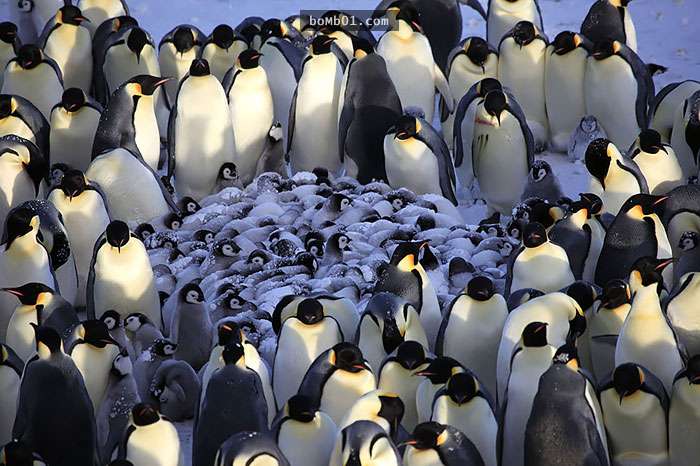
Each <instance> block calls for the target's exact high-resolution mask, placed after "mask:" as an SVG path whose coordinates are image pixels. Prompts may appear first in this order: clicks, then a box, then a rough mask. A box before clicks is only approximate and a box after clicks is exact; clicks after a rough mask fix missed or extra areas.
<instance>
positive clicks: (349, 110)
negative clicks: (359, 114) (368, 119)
mask: <svg viewBox="0 0 700 466" xmlns="http://www.w3.org/2000/svg"><path fill="white" fill-rule="evenodd" d="M354 115H355V106H354V105H353V102H352V96H346V97H345V105H343V110H342V112H341V113H340V120H339V121H338V154H340V163H344V162H345V141H346V139H347V137H348V130H349V129H350V125H351V124H352V120H353V117H354Z"/></svg>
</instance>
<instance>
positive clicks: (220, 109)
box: [168, 59, 235, 200]
mask: <svg viewBox="0 0 700 466" xmlns="http://www.w3.org/2000/svg"><path fill="white" fill-rule="evenodd" d="M203 102H207V105H203ZM195 134H196V135H197V137H195V138H193V137H192V135H195ZM234 150H235V145H234V139H233V128H232V126H231V112H230V110H229V106H228V103H227V102H226V94H225V92H224V89H223V87H221V83H220V82H219V81H218V80H217V79H216V77H214V76H212V75H211V74H210V72H209V63H207V62H206V60H203V59H196V60H193V61H192V65H191V66H190V72H189V74H188V75H187V76H186V77H185V78H183V79H182V81H181V82H180V88H179V90H178V92H177V99H176V101H175V103H174V104H173V108H172V111H171V112H170V123H169V125H168V155H169V158H170V160H169V162H168V177H171V176H173V175H174V176H175V189H176V190H177V193H178V195H180V196H191V197H192V198H194V199H195V200H201V199H202V198H204V197H205V196H208V195H209V194H211V193H212V192H213V191H214V188H215V185H216V177H217V174H218V173H219V169H220V168H221V166H222V165H223V164H224V163H226V162H228V161H231V160H232V158H233V154H234Z"/></svg>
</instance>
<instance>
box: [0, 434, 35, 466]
mask: <svg viewBox="0 0 700 466" xmlns="http://www.w3.org/2000/svg"><path fill="white" fill-rule="evenodd" d="M34 464H35V462H34V452H32V449H31V447H30V446H29V445H28V444H27V443H25V442H23V441H22V440H18V439H12V440H11V441H10V442H9V443H8V444H7V445H5V446H3V447H2V448H0V465H3V466H32V465H34Z"/></svg>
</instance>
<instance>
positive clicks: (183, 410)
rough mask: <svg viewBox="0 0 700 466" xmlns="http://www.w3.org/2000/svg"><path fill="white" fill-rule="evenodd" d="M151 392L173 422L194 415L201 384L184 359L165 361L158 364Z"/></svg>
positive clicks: (160, 409)
mask: <svg viewBox="0 0 700 466" xmlns="http://www.w3.org/2000/svg"><path fill="white" fill-rule="evenodd" d="M151 387H152V388H151V393H152V394H153V397H154V398H156V399H157V400H158V402H159V408H158V410H159V411H160V412H161V413H163V415H164V416H167V418H168V419H170V420H171V421H173V422H182V421H185V420H187V419H191V418H193V417H194V413H195V406H196V405H197V397H198V395H199V390H200V384H199V378H197V374H196V373H195V372H194V370H193V369H192V367H190V365H189V364H187V363H186V362H184V361H172V360H171V361H163V363H162V364H161V365H160V366H158V370H156V373H155V375H154V376H153V381H152V382H151Z"/></svg>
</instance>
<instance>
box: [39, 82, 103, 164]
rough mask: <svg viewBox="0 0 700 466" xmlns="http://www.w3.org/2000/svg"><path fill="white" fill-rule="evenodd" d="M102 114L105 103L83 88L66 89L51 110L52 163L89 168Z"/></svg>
mask: <svg viewBox="0 0 700 466" xmlns="http://www.w3.org/2000/svg"><path fill="white" fill-rule="evenodd" d="M101 115H102V106H101V105H100V104H98V103H97V102H96V101H94V100H93V99H91V98H90V97H88V96H87V95H86V93H85V92H84V91H83V90H82V89H80V88H77V87H72V88H70V89H66V90H65V92H63V97H62V98H61V101H60V102H59V103H58V104H56V105H55V106H54V107H53V109H52V110H51V119H50V122H51V133H50V134H51V139H50V141H51V145H50V147H51V152H50V153H51V162H52V163H65V164H66V165H68V166H69V167H72V168H75V169H78V170H81V171H84V170H87V168H88V166H90V161H91V160H92V144H93V141H94V139H95V133H96V132H97V126H98V123H99V121H100V116H101Z"/></svg>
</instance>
